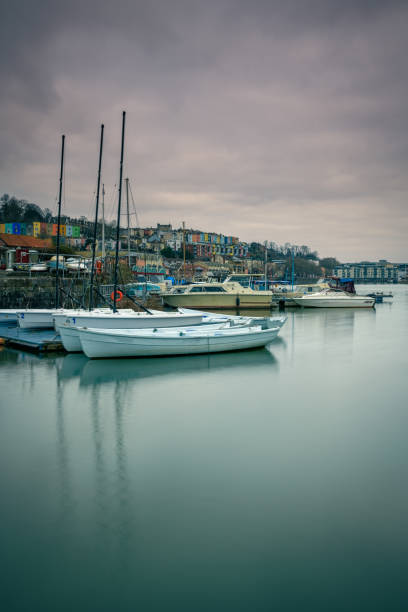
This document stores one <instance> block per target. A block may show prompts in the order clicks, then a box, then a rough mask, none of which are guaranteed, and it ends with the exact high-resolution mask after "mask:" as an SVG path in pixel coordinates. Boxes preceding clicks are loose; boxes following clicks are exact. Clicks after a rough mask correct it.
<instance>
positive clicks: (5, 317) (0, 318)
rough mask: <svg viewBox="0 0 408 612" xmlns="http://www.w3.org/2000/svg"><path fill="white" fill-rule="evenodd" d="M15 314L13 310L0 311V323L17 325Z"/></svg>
mask: <svg viewBox="0 0 408 612" xmlns="http://www.w3.org/2000/svg"><path fill="white" fill-rule="evenodd" d="M17 312H18V310H16V309H14V308H8V309H5V310H0V323H17Z"/></svg>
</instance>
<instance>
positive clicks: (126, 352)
mask: <svg viewBox="0 0 408 612" xmlns="http://www.w3.org/2000/svg"><path fill="white" fill-rule="evenodd" d="M279 331H280V330H279V327H272V328H265V329H263V328H262V326H261V325H253V326H250V327H246V326H242V327H241V326H232V327H231V326H229V325H228V324H226V325H225V327H224V328H220V327H218V328H217V329H206V328H205V327H190V328H184V329H181V328H174V329H157V328H154V329H138V330H136V329H133V330H123V329H122V330H120V329H111V330H106V329H105V330H102V329H85V328H78V332H79V338H80V341H81V346H82V350H83V352H84V353H85V355H86V356H87V357H89V358H91V359H95V358H96V359H98V358H109V357H152V356H160V355H193V354H197V353H218V352H224V351H237V350H245V349H250V348H256V347H261V346H266V345H267V344H269V343H270V342H272V340H274V339H275V338H276V336H277V335H278V333H279Z"/></svg>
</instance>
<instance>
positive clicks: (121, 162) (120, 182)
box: [113, 111, 126, 312]
mask: <svg viewBox="0 0 408 612" xmlns="http://www.w3.org/2000/svg"><path fill="white" fill-rule="evenodd" d="M125 122H126V112H125V111H123V113H122V142H121V146H120V165H119V198H118V220H117V226H116V249H115V272H114V280H113V312H117V308H116V297H117V295H116V294H117V286H118V268H119V238H120V205H121V202H122V180H123V179H122V177H123V150H124V147H125Z"/></svg>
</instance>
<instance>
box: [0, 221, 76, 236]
mask: <svg viewBox="0 0 408 612" xmlns="http://www.w3.org/2000/svg"><path fill="white" fill-rule="evenodd" d="M57 233H58V224H57V223H41V222H39V221H34V222H33V223H17V222H16V223H0V234H14V235H17V236H34V238H39V237H40V236H41V237H47V236H57ZM60 236H67V237H69V238H80V237H81V228H80V226H79V225H65V224H61V225H60Z"/></svg>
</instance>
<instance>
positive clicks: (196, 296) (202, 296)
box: [162, 279, 273, 310]
mask: <svg viewBox="0 0 408 612" xmlns="http://www.w3.org/2000/svg"><path fill="white" fill-rule="evenodd" d="M272 297H273V292H272V291H255V290H254V289H251V288H250V287H242V285H240V283H238V282H235V281H229V280H228V279H227V280H226V281H224V282H223V283H192V284H190V285H177V286H175V287H173V288H172V289H171V290H170V291H169V292H167V293H163V294H162V299H163V302H164V303H165V304H168V305H169V306H173V307H176V308H180V307H186V308H200V309H201V308H209V309H210V310H222V309H231V308H263V309H267V308H270V307H271V303H272Z"/></svg>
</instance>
